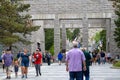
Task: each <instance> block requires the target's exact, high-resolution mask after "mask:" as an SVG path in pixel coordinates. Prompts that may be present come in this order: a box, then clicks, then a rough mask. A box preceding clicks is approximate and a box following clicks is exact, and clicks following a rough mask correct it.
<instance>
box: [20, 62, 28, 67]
mask: <svg viewBox="0 0 120 80" xmlns="http://www.w3.org/2000/svg"><path fill="white" fill-rule="evenodd" d="M21 66H24V67H29V62H28V63H25V62H21Z"/></svg>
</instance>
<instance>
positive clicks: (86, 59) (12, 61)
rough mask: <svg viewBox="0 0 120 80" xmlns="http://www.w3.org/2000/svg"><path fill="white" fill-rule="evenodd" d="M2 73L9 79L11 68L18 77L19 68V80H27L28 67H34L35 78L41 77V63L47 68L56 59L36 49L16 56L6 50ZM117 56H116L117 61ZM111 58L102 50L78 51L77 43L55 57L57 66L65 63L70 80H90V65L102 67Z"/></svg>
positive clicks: (83, 49)
mask: <svg viewBox="0 0 120 80" xmlns="http://www.w3.org/2000/svg"><path fill="white" fill-rule="evenodd" d="M1 58H2V64H3V72H6V79H11V72H13V70H11V69H12V68H11V67H14V72H15V77H16V78H17V77H18V71H19V70H20V69H19V68H21V78H27V77H28V76H27V74H28V67H29V66H30V65H31V66H34V67H35V70H36V75H35V76H36V77H37V76H41V75H42V73H41V66H42V63H47V64H48V66H50V65H51V62H54V61H55V60H56V59H54V57H53V56H52V55H51V53H50V52H48V51H46V52H45V53H42V52H41V51H40V50H39V49H36V50H35V52H33V53H32V54H31V53H29V51H28V50H27V49H26V48H25V49H23V51H19V52H18V53H17V55H16V56H15V55H13V53H12V51H11V50H10V49H6V50H5V51H3V52H2V55H1ZM118 58H119V56H118V55H117V56H116V59H118ZM111 59H112V56H111V54H110V52H108V53H106V52H105V51H103V50H100V51H96V50H94V51H92V52H90V51H87V49H86V48H82V49H79V48H78V47H77V42H74V43H73V48H72V49H71V50H69V51H67V52H66V53H65V52H64V53H63V52H62V51H60V52H59V53H58V55H57V60H58V64H59V65H61V64H62V63H63V62H65V61H66V71H69V76H70V80H74V79H76V80H83V76H85V80H89V79H90V68H89V66H92V65H96V64H98V65H101V64H102V65H103V64H105V63H106V62H107V63H111Z"/></svg>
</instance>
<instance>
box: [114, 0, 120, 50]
mask: <svg viewBox="0 0 120 80" xmlns="http://www.w3.org/2000/svg"><path fill="white" fill-rule="evenodd" d="M113 7H114V8H115V14H116V15H117V18H116V20H115V21H114V22H115V25H116V28H115V31H114V36H115V38H114V40H115V42H116V43H117V46H118V48H120V0H115V2H114V3H113Z"/></svg>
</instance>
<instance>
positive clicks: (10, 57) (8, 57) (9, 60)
mask: <svg viewBox="0 0 120 80" xmlns="http://www.w3.org/2000/svg"><path fill="white" fill-rule="evenodd" d="M2 63H3V64H4V65H5V68H6V75H7V77H6V79H11V70H10V69H11V66H12V63H13V55H12V53H11V50H9V49H7V50H6V53H5V55H4V56H3V58H2Z"/></svg>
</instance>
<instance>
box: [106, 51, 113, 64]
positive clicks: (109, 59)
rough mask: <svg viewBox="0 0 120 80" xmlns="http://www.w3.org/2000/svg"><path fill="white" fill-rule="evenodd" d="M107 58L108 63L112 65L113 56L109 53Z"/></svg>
mask: <svg viewBox="0 0 120 80" xmlns="http://www.w3.org/2000/svg"><path fill="white" fill-rule="evenodd" d="M106 56H107V62H108V63H111V57H112V56H111V54H110V52H108V53H107V55H106Z"/></svg>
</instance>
